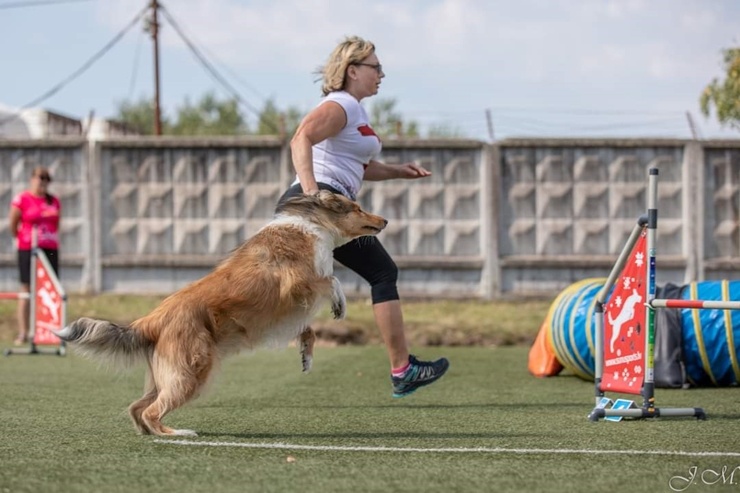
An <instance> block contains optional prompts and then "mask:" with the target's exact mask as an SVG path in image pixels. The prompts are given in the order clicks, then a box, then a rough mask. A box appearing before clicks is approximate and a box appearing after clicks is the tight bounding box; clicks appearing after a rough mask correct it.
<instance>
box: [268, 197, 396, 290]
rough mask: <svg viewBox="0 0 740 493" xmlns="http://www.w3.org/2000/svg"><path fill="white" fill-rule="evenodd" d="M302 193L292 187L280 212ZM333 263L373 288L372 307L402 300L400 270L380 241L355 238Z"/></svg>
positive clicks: (336, 255)
mask: <svg viewBox="0 0 740 493" xmlns="http://www.w3.org/2000/svg"><path fill="white" fill-rule="evenodd" d="M318 185H319V189H320V190H329V191H330V192H334V193H340V192H339V191H338V190H336V189H335V188H333V187H330V186H329V185H327V184H326V183H319V184H318ZM302 193H303V189H302V188H301V185H300V184H296V185H293V186H292V187H290V188H289V189H288V190H287V191H286V192H285V193H284V194H283V196H282V197H280V200H279V201H278V208H279V207H280V204H282V203H283V202H285V201H286V200H288V199H289V198H291V197H295V196H296V195H300V194H302ZM340 195H341V194H340ZM334 259H335V260H336V261H337V262H339V263H340V264H342V265H344V266H345V267H347V268H348V269H351V270H353V271H354V272H356V273H357V274H359V275H360V276H361V277H362V278H363V279H365V280H366V281H367V282H368V283H369V284H370V294H371V297H372V300H373V304H378V303H383V302H385V301H393V300H397V299H399V296H398V288H397V286H396V283H397V281H398V267H397V266H396V263H395V262H394V261H393V259H392V258H391V256H390V255H389V254H388V252H387V251H386V250H385V248H384V247H383V245H382V244H381V243H380V241H379V240H378V238H377V237H375V236H363V237H362V238H355V239H354V240H352V241H350V242H349V243H347V244H345V245H342V246H340V247H339V248H337V249H335V250H334Z"/></svg>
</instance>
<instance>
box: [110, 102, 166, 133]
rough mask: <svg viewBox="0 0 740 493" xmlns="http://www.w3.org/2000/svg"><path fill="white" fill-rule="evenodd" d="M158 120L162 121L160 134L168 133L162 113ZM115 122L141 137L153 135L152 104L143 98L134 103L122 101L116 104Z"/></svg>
mask: <svg viewBox="0 0 740 493" xmlns="http://www.w3.org/2000/svg"><path fill="white" fill-rule="evenodd" d="M160 118H161V119H162V133H168V132H167V129H169V127H170V123H169V120H168V119H167V117H166V116H165V115H164V113H163V114H162V115H161V117H160ZM116 120H118V121H120V122H122V123H124V124H125V125H127V126H128V127H130V128H131V129H133V130H134V131H136V132H138V133H140V134H142V135H151V134H154V103H153V102H152V100H150V99H146V98H143V97H142V98H141V99H139V101H135V102H131V101H122V102H120V103H118V114H117V116H116Z"/></svg>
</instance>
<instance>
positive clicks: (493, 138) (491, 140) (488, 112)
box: [486, 108, 496, 143]
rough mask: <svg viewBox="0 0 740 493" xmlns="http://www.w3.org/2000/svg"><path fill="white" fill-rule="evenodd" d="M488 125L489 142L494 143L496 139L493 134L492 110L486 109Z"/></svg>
mask: <svg viewBox="0 0 740 493" xmlns="http://www.w3.org/2000/svg"><path fill="white" fill-rule="evenodd" d="M486 123H487V124H488V140H489V141H490V142H491V143H493V142H495V141H496V138H495V136H494V133H493V117H492V116H491V109H490V108H486Z"/></svg>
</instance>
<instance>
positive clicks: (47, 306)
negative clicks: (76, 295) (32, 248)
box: [32, 250, 65, 345]
mask: <svg viewBox="0 0 740 493" xmlns="http://www.w3.org/2000/svg"><path fill="white" fill-rule="evenodd" d="M34 260H35V261H34V262H33V264H35V265H34V267H33V268H34V271H35V277H34V279H33V281H34V284H33V287H34V289H32V292H34V293H35V299H34V300H33V301H34V302H33V310H34V311H33V314H32V315H33V320H34V322H35V324H36V325H35V327H36V330H35V332H34V336H33V342H34V344H36V345H58V344H60V343H61V340H60V339H59V338H58V337H57V336H55V335H54V334H53V333H52V332H51V330H49V329H53V330H56V331H59V330H62V329H63V328H64V317H65V293H64V290H63V289H62V286H61V283H60V282H59V279H58V278H57V276H56V274H55V273H54V270H53V269H52V268H51V265H50V264H49V261H48V260H47V258H46V255H45V254H44V252H43V250H38V251H37V253H36V256H35V257H34Z"/></svg>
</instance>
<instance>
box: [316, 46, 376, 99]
mask: <svg viewBox="0 0 740 493" xmlns="http://www.w3.org/2000/svg"><path fill="white" fill-rule="evenodd" d="M373 53H375V45H374V44H373V43H371V42H370V41H367V40H364V39H362V38H361V37H359V36H348V37H346V38H345V39H344V41H342V42H341V43H339V44H338V45H337V47H336V48H334V51H332V52H331V55H329V59H328V60H327V61H326V64H325V65H324V66H323V67H319V69H318V70H317V71H316V73H317V74H320V75H321V80H322V83H321V92H322V94H323V95H324V96H326V95H327V94H329V93H330V92H334V91H341V90H342V89H344V83H345V78H346V76H347V67H349V66H350V65H352V64H353V63H359V62H361V61H363V60H364V59H365V58H367V57H369V56H370V55H372V54H373Z"/></svg>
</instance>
